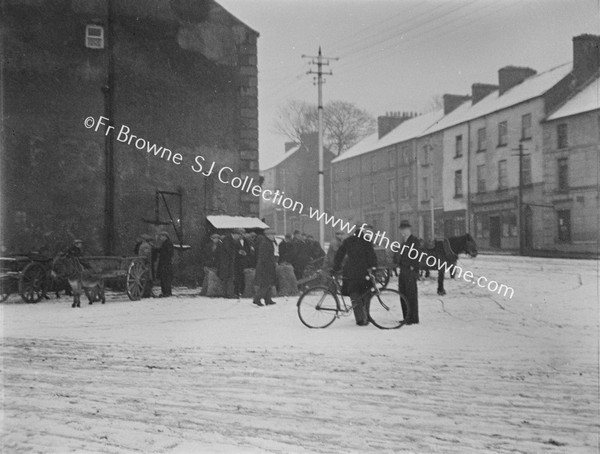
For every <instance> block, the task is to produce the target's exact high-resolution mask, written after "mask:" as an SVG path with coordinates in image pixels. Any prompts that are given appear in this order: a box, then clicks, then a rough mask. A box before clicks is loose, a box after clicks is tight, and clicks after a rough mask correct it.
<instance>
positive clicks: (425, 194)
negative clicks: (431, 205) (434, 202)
mask: <svg viewBox="0 0 600 454" xmlns="http://www.w3.org/2000/svg"><path fill="white" fill-rule="evenodd" d="M421 193H422V194H423V200H429V178H427V177H423V190H422V192H421Z"/></svg>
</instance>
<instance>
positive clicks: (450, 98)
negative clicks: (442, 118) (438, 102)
mask: <svg viewBox="0 0 600 454" xmlns="http://www.w3.org/2000/svg"><path fill="white" fill-rule="evenodd" d="M442 99H443V102H444V115H448V114H449V113H450V112H452V111H453V110H454V109H456V108H457V107H458V106H460V105H461V104H462V103H463V102H465V101H468V100H469V99H470V97H469V96H468V95H449V94H445V95H444V96H443V97H442Z"/></svg>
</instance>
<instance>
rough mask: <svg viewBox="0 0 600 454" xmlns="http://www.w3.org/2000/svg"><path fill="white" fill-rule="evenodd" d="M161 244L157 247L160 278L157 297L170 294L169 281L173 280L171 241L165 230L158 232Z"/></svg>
mask: <svg viewBox="0 0 600 454" xmlns="http://www.w3.org/2000/svg"><path fill="white" fill-rule="evenodd" d="M159 236H160V240H161V245H160V248H159V249H158V269H157V275H158V278H159V279H160V290H161V293H160V295H158V297H159V298H165V297H167V296H171V282H172V281H173V243H172V242H171V238H170V237H169V233H168V232H166V231H163V232H160V234H159Z"/></svg>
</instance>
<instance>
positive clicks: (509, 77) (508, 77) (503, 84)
mask: <svg viewBox="0 0 600 454" xmlns="http://www.w3.org/2000/svg"><path fill="white" fill-rule="evenodd" d="M535 74H537V71H536V70H535V69H531V68H527V67H524V66H505V67H504V68H500V69H499V70H498V85H499V93H498V94H499V95H500V96H502V94H503V93H505V92H506V91H508V90H510V89H511V88H512V87H515V86H517V85H519V84H520V83H521V82H523V81H524V80H525V79H527V78H528V77H531V76H534V75H535Z"/></svg>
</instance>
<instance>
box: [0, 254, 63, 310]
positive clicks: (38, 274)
mask: <svg viewBox="0 0 600 454" xmlns="http://www.w3.org/2000/svg"><path fill="white" fill-rule="evenodd" d="M51 261H52V259H50V258H48V257H45V256H43V255H39V254H28V255H14V256H11V257H0V301H5V300H6V299H7V298H8V297H9V296H10V295H11V294H13V293H18V294H19V295H21V299H22V300H23V301H24V302H26V303H37V302H38V301H39V300H41V299H42V298H43V297H45V296H46V292H48V291H52V290H53V289H54V283H53V282H52V279H51V277H50V264H51Z"/></svg>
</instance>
